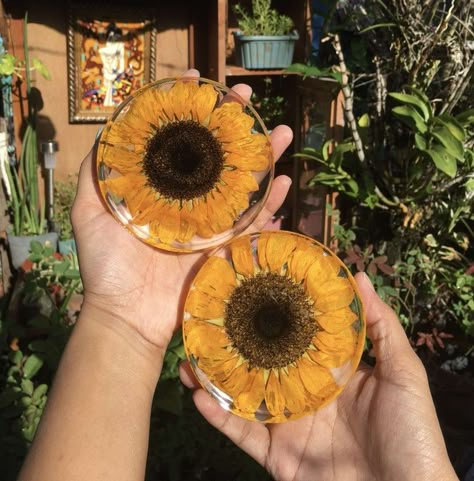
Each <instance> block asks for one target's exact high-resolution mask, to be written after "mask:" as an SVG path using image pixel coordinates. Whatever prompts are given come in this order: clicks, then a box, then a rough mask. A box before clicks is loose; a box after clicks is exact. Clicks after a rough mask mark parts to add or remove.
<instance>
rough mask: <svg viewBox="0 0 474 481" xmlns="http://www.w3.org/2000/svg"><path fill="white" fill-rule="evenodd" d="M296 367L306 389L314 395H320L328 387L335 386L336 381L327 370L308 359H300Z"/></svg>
mask: <svg viewBox="0 0 474 481" xmlns="http://www.w3.org/2000/svg"><path fill="white" fill-rule="evenodd" d="M296 367H297V369H298V373H299V375H300V377H301V381H302V382H303V385H304V387H305V388H306V390H307V391H308V392H309V393H311V394H313V395H318V394H319V393H320V392H322V390H323V389H325V388H326V387H327V386H328V385H333V384H334V379H333V377H332V376H331V373H330V372H329V371H328V370H327V369H325V368H323V367H321V366H319V365H318V364H315V363H313V362H312V361H309V360H308V359H305V358H301V359H299V360H298V361H297V362H296Z"/></svg>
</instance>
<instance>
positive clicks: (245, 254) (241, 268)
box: [231, 235, 255, 277]
mask: <svg viewBox="0 0 474 481" xmlns="http://www.w3.org/2000/svg"><path fill="white" fill-rule="evenodd" d="M231 254H232V263H233V264H234V269H235V271H236V272H238V273H239V274H241V275H243V276H245V277H251V276H253V275H254V273H255V266H254V263H253V255H252V245H251V243H250V236H248V235H246V236H243V237H241V238H240V239H237V240H235V241H233V242H232V244H231Z"/></svg>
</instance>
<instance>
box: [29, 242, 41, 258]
mask: <svg viewBox="0 0 474 481" xmlns="http://www.w3.org/2000/svg"><path fill="white" fill-rule="evenodd" d="M30 252H31V253H32V254H37V255H41V254H43V245H42V244H41V242H38V241H35V240H33V241H31V243H30Z"/></svg>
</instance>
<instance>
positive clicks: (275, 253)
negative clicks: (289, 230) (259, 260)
mask: <svg viewBox="0 0 474 481" xmlns="http://www.w3.org/2000/svg"><path fill="white" fill-rule="evenodd" d="M296 244H297V240H296V238H295V237H294V236H292V235H288V234H284V233H278V232H275V233H273V234H272V235H271V236H270V237H269V238H268V241H267V243H266V247H265V250H266V252H265V258H266V260H267V263H268V267H269V268H270V271H273V272H278V273H280V272H281V269H282V267H283V265H284V264H286V263H287V262H288V258H289V257H290V255H291V254H292V252H293V251H294V250H295V248H296Z"/></svg>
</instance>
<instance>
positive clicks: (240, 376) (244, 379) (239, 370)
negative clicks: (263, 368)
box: [221, 362, 249, 399]
mask: <svg viewBox="0 0 474 481" xmlns="http://www.w3.org/2000/svg"><path fill="white" fill-rule="evenodd" d="M221 384H222V387H223V390H224V391H226V392H227V394H229V396H231V397H232V398H233V399H235V398H236V397H237V396H238V395H239V394H240V393H241V392H242V391H245V389H246V386H247V384H249V369H248V364H247V363H245V362H244V363H242V364H240V366H238V367H236V368H235V369H234V370H233V371H232V372H231V373H230V374H229V375H228V376H227V379H224V380H223V381H221Z"/></svg>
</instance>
